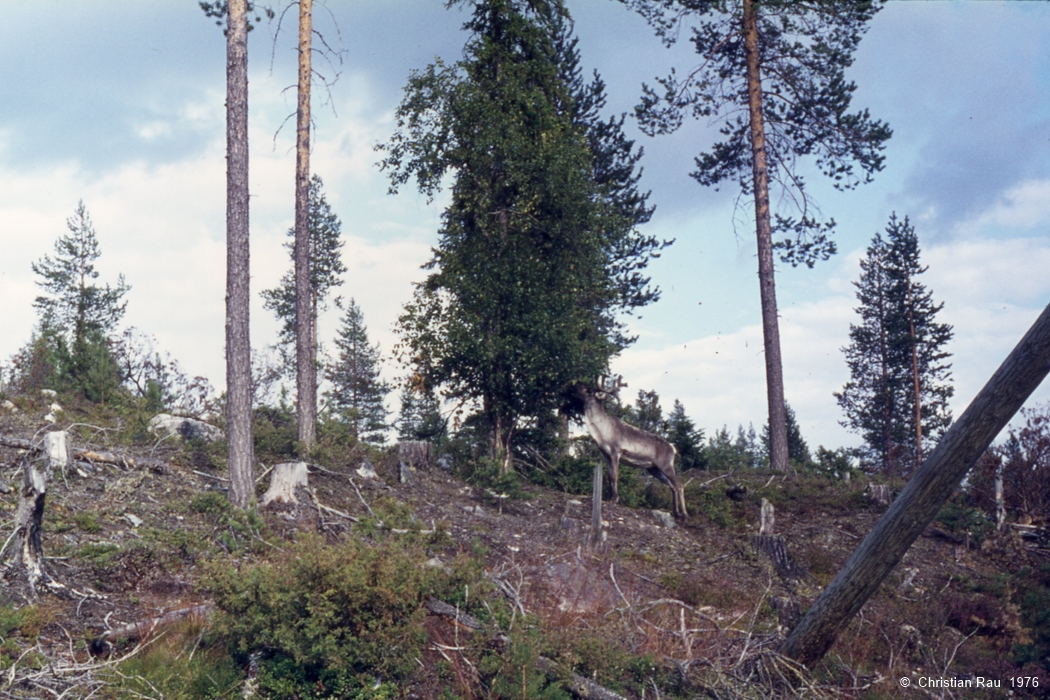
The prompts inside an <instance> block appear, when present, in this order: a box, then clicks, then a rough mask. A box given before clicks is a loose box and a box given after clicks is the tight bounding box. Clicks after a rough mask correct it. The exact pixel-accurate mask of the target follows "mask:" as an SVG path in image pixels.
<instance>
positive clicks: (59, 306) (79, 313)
mask: <svg viewBox="0 0 1050 700" xmlns="http://www.w3.org/2000/svg"><path fill="white" fill-rule="evenodd" d="M66 226H67V227H68V228H69V231H70V233H69V235H65V236H61V237H59V239H58V240H57V241H55V257H54V258H52V257H50V256H47V255H45V256H44V257H43V258H42V259H41V260H40V261H39V262H36V263H33V272H35V273H36V274H37V275H39V276H40V278H41V279H40V281H38V282H37V284H38V285H39V286H40V287H41V288H43V290H44V291H45V292H46V293H47V294H46V295H42V296H38V297H37V298H36V300H35V301H34V302H33V305H34V306H35V307H36V308H37V310H38V313H39V314H40V336H41V338H42V340H43V342H44V343H45V344H46V345H48V346H50V347H51V348H52V349H53V352H54V360H55V363H54V364H55V369H56V371H57V376H55V377H54V378H53V379H52V382H51V383H53V384H55V385H56V386H60V387H62V388H70V389H73V390H75V391H80V392H82V393H83V394H84V396H85V397H86V398H87V399H88V400H90V401H96V402H102V401H105V400H106V399H107V398H111V397H112V396H113V395H114V393H115V392H116V390H117V388H118V387H119V385H120V379H119V372H118V368H117V365H116V361H115V360H114V359H113V354H112V352H111V350H110V347H109V335H110V334H111V333H112V332H113V331H114V330H115V329H116V326H117V324H118V323H119V322H120V319H121V318H123V316H124V311H125V309H126V308H127V301H125V300H124V295H125V294H127V292H128V290H129V289H130V287H129V286H128V285H127V284H126V283H125V282H124V276H123V275H120V276H119V277H118V278H117V285H116V287H111V286H110V285H109V284H106V285H105V286H104V287H102V286H98V285H97V284H95V283H94V282H93V281H92V280H95V279H97V278H98V276H99V273H98V271H97V270H95V261H96V260H98V258H99V257H100V256H101V255H102V252H101V250H100V248H99V245H98V239H97V237H96V235H95V228H94V226H93V225H92V223H91V217H90V215H89V214H88V211H87V207H85V206H84V202H83V201H81V202H80V203H79V204H78V205H77V209H76V212H75V213H74V214H73V216H72V217H70V218H69V219H67V220H66Z"/></svg>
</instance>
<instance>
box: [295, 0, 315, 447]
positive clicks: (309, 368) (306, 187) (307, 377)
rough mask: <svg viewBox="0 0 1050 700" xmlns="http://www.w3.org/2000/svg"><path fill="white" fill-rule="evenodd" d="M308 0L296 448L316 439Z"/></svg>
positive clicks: (298, 237) (302, 88) (308, 14)
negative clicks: (297, 439)
mask: <svg viewBox="0 0 1050 700" xmlns="http://www.w3.org/2000/svg"><path fill="white" fill-rule="evenodd" d="M312 36H313V1H312V0H299V106H298V109H297V110H296V139H295V376H296V399H297V404H298V418H299V449H300V451H301V452H302V453H303V454H305V451H306V450H309V449H310V448H311V447H312V446H313V444H314V441H315V439H316V433H317V431H316V427H317V379H316V377H315V374H316V362H315V360H316V356H315V352H314V340H313V335H314V334H313V313H312V312H313V308H312V306H313V305H312V304H311V299H312V297H313V294H312V293H311V289H310V78H311V70H310V43H311V39H312Z"/></svg>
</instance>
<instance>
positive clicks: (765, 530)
mask: <svg viewBox="0 0 1050 700" xmlns="http://www.w3.org/2000/svg"><path fill="white" fill-rule="evenodd" d="M759 517H760V522H759V525H758V534H759V535H772V534H773V523H774V521H775V515H774V509H773V504H772V503H770V502H769V501H767V500H766V499H764V498H763V499H762V512H761V514H760V516H759Z"/></svg>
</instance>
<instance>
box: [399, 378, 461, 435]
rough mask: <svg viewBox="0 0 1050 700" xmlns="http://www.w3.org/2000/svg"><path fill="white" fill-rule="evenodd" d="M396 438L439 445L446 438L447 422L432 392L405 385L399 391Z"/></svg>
mask: <svg viewBox="0 0 1050 700" xmlns="http://www.w3.org/2000/svg"><path fill="white" fill-rule="evenodd" d="M396 425H397V436H398V437H399V438H401V439H402V440H429V441H430V442H433V443H434V444H441V443H442V442H443V441H444V440H445V439H447V437H448V422H447V421H446V420H445V419H444V417H443V416H442V415H441V402H439V401H438V399H437V397H436V396H435V395H434V392H433V391H427V390H426V389H424V388H421V387H413V386H408V385H406V386H405V387H404V388H403V389H402V390H401V411H400V413H399V414H398V417H397V422H396Z"/></svg>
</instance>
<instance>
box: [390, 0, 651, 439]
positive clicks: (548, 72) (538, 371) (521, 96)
mask: <svg viewBox="0 0 1050 700" xmlns="http://www.w3.org/2000/svg"><path fill="white" fill-rule="evenodd" d="M566 16H567V15H566V14H565V10H564V7H563V6H562V4H561V3H560V2H553V1H552V2H549V3H526V2H523V1H522V0H491V1H490V2H482V3H477V4H476V5H475V8H474V13H473V15H472V18H471V19H470V21H468V22H467V24H466V27H465V28H466V29H467V30H468V31H470V32H471V34H472V37H471V39H470V41H469V42H468V43H467V46H466V47H465V49H464V56H465V58H464V59H463V60H462V61H460V62H458V63H457V64H455V65H454V66H448V65H446V64H444V63H442V62H440V61H439V62H437V63H435V64H433V65H431V66H429V67H427V68H426V69H425V70H423V71H419V72H415V73H413V74H412V76H411V78H410V80H409V85H408V87H407V88H406V91H405V98H404V100H403V101H402V104H401V106H400V107H399V109H398V112H397V120H398V122H397V125H398V131H397V132H396V133H395V134H394V136H393V137H392V139H391V141H390V143H388V144H386V145H385V146H383V149H384V150H385V152H386V158H385V159H384V161H383V167H384V168H385V169H387V170H388V171H390V173H391V182H392V189H395V190H396V188H397V187H398V186H400V185H403V184H405V183H406V182H408V181H409V180H410V179H412V178H415V179H416V181H417V184H418V186H419V189H420V190H421V191H422V192H424V193H425V194H427V195H428V196H433V195H434V194H435V193H436V191H437V190H438V189H439V188H440V186H441V183H442V179H443V177H444V176H445V175H446V174H452V175H453V177H454V184H453V189H452V197H451V204H450V205H449V207H448V209H446V211H445V213H444V216H443V223H442V229H441V232H440V243H439V246H438V248H437V249H436V251H435V256H434V259H433V260H432V261H431V263H430V268H432V269H433V270H434V272H432V273H431V274H430V276H429V277H428V278H427V279H426V280H425V281H424V282H422V283H421V284H419V285H418V286H417V288H416V292H415V295H414V297H413V300H412V301H411V302H410V303H409V304H408V305H406V307H405V313H404V314H403V315H402V316H401V318H400V319H399V333H400V335H401V343H400V345H399V351H400V354H401V359H402V361H403V362H404V363H405V364H407V365H409V366H411V367H412V368H413V370H414V371H415V372H416V373H417V374H418V376H419V378H420V381H421V382H422V384H423V385H424V386H425V387H426V388H427V389H431V388H434V387H442V388H443V389H444V392H445V393H446V394H447V395H448V396H450V397H452V398H457V399H467V400H476V401H477V402H478V403H479V404H480V405H481V408H482V413H483V416H484V419H485V422H486V426H485V428H486V430H488V431H489V432H490V433H491V434H492V435H493V437H494V440H492V443H491V444H492V445H493V455H492V456H497V453H500V452H504V453H506V452H507V451H508V450H509V449H510V444H511V443H512V441H513V438H514V434H515V432H516V430H517V427H518V422H519V420H520V419H521V418H522V417H526V416H538V415H541V414H543V413H547V412H551V411H553V410H554V409H555V408H557V405H558V404H559V403H560V392H561V391H562V389H563V388H564V387H565V386H567V385H568V384H569V383H570V382H571V381H573V380H575V379H578V378H580V377H593V376H595V375H597V374H598V373H600V372H601V371H602V370H603V369H604V368H605V366H606V364H607V362H608V358H609V357H610V356H611V355H612V354H613V352H615V351H616V350H617V349H618V347H622V345H621V342H623V341H625V339H623V338H621V337H620V336H618V334H617V330H618V328H619V324H618V321H617V320H616V316H615V314H616V311H617V310H619V309H621V308H625V307H628V306H629V305H630V303H631V301H633V300H635V298H636V297H633V296H631V295H628V294H625V293H624V290H623V289H622V288H620V286H619V285H620V283H621V282H623V281H624V279H625V278H624V276H623V275H622V274H618V273H617V272H616V271H615V270H614V269H613V268H612V266H611V264H610V261H612V260H615V259H617V256H619V255H621V254H622V255H623V256H624V258H623V259H622V260H620V263H621V267H620V272H623V273H624V274H626V273H627V269H628V268H629V269H630V270H631V271H635V272H636V271H637V270H638V269H639V268H641V267H644V264H645V260H646V259H647V257H648V253H647V252H639V251H638V250H636V249H633V248H631V246H629V245H628V241H630V240H634V231H633V228H632V226H631V224H630V222H629V221H628V220H627V219H626V218H625V215H624V213H623V211H622V210H621V209H618V208H617V207H616V206H614V204H613V203H612V195H611V194H610V191H609V190H607V189H605V188H604V187H603V186H602V185H601V184H599V183H597V182H596V180H595V168H594V163H593V158H592V153H591V149H590V146H589V142H588V140H587V135H586V133H585V130H584V129H583V128H581V125H580V124H578V123H577V122H576V121H574V119H575V118H576V117H577V116H578V115H575V114H574V113H573V111H572V110H573V108H572V105H573V99H572V94H571V88H570V86H569V84H568V82H567V81H566V78H565V76H564V75H562V74H561V72H560V69H559V65H560V59H559V55H558V47H557V46H556V43H555V40H554V37H555V36H556V35H557V34H558V32H559V31H561V30H564V25H562V24H561V20H562V18H564V17H566ZM629 170H630V168H629ZM628 248H630V249H629V250H628ZM625 266H626V268H625ZM632 266H633V267H632ZM634 279H635V277H630V280H634ZM500 456H503V455H500Z"/></svg>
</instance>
